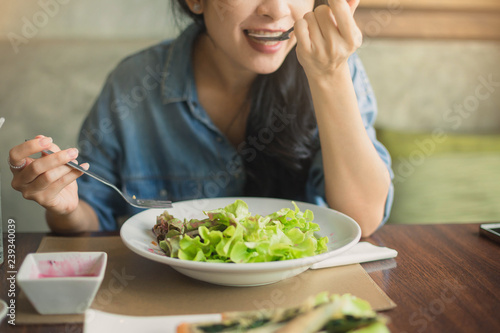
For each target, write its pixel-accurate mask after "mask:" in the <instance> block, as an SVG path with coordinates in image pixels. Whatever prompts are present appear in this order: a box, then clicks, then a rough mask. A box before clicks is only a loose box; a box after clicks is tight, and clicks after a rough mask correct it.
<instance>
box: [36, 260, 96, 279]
mask: <svg viewBox="0 0 500 333" xmlns="http://www.w3.org/2000/svg"><path fill="white" fill-rule="evenodd" d="M96 262H97V261H96V260H90V259H83V258H75V259H63V260H42V261H39V262H38V263H37V268H38V269H37V270H35V271H34V273H35V274H34V276H33V278H37V279H45V278H58V277H91V276H98V275H99V271H98V270H97V269H96V267H95V265H96Z"/></svg>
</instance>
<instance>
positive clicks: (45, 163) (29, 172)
mask: <svg viewBox="0 0 500 333" xmlns="http://www.w3.org/2000/svg"><path fill="white" fill-rule="evenodd" d="M52 146H53V148H55V149H56V150H58V151H57V152H55V153H54V154H51V155H47V156H43V157H41V158H38V159H35V160H33V161H32V162H31V163H30V164H29V165H28V166H26V168H25V172H24V173H23V175H22V176H21V175H20V176H21V178H22V180H23V181H24V182H25V183H31V182H33V181H34V180H35V179H37V178H38V177H40V176H41V175H44V177H45V176H46V177H48V178H47V179H49V178H50V179H52V178H54V176H57V175H61V174H65V173H67V172H69V171H71V169H70V167H68V166H65V165H64V164H66V163H68V162H70V161H72V160H74V159H76V158H77V156H78V150H77V149H76V148H70V149H66V150H59V147H57V146H56V145H52ZM51 148H52V147H51ZM49 171H50V172H49ZM56 179H57V178H56Z"/></svg>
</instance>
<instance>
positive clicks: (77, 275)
mask: <svg viewBox="0 0 500 333" xmlns="http://www.w3.org/2000/svg"><path fill="white" fill-rule="evenodd" d="M91 276H97V275H96V274H74V275H72V274H68V275H55V274H54V275H51V274H38V276H37V278H38V279H47V278H59V277H91Z"/></svg>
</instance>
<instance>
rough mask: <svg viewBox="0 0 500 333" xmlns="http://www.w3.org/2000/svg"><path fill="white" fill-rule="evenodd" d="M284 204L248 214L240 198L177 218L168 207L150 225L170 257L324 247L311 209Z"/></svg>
mask: <svg viewBox="0 0 500 333" xmlns="http://www.w3.org/2000/svg"><path fill="white" fill-rule="evenodd" d="M292 203H293V206H294V209H293V210H292V209H289V208H283V209H280V210H279V211H277V212H274V213H271V214H269V215H267V216H260V215H255V216H252V215H251V213H250V212H249V210H248V205H247V204H246V203H245V202H244V201H242V200H236V201H235V202H234V203H232V204H230V205H228V206H226V207H224V208H218V209H214V210H210V211H204V214H205V215H206V216H207V218H206V219H203V220H198V219H192V220H189V221H187V220H184V221H181V220H179V219H177V218H175V217H173V216H172V215H170V214H169V213H168V212H165V213H163V214H162V215H161V216H159V217H158V218H157V224H156V225H155V227H154V228H153V230H154V231H155V233H156V234H157V236H158V239H159V244H160V247H161V248H162V249H163V250H164V251H165V253H166V254H167V255H168V256H171V257H173V258H179V259H183V260H194V261H208V262H233V263H254V262H268V261H279V260H290V259H299V258H304V257H308V256H313V255H316V254H320V253H323V252H325V251H326V250H327V243H328V238H327V237H321V238H318V237H316V236H315V234H314V233H315V232H316V231H319V225H318V224H317V223H314V222H313V219H314V214H313V212H312V211H310V210H306V211H304V212H302V211H300V209H299V208H298V207H297V205H296V204H295V203H294V202H292ZM162 239H164V240H162Z"/></svg>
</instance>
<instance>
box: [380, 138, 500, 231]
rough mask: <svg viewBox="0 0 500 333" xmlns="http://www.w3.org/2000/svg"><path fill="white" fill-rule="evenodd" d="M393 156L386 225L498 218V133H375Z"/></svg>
mask: <svg viewBox="0 0 500 333" xmlns="http://www.w3.org/2000/svg"><path fill="white" fill-rule="evenodd" d="M378 138H379V140H380V141H381V142H382V143H383V144H384V145H385V146H386V147H387V148H388V150H389V151H390V152H391V156H392V158H393V170H394V174H395V178H394V186H395V198H394V205H393V210H392V214H391V217H390V219H389V221H388V223H404V224H412V223H418V224H428V223H468V222H485V221H500V136H494V135H489V136H473V135H467V136H466V135H453V136H452V135H446V136H436V135H431V134H418V133H410V134H408V133H398V132H394V131H391V132H389V131H378Z"/></svg>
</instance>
